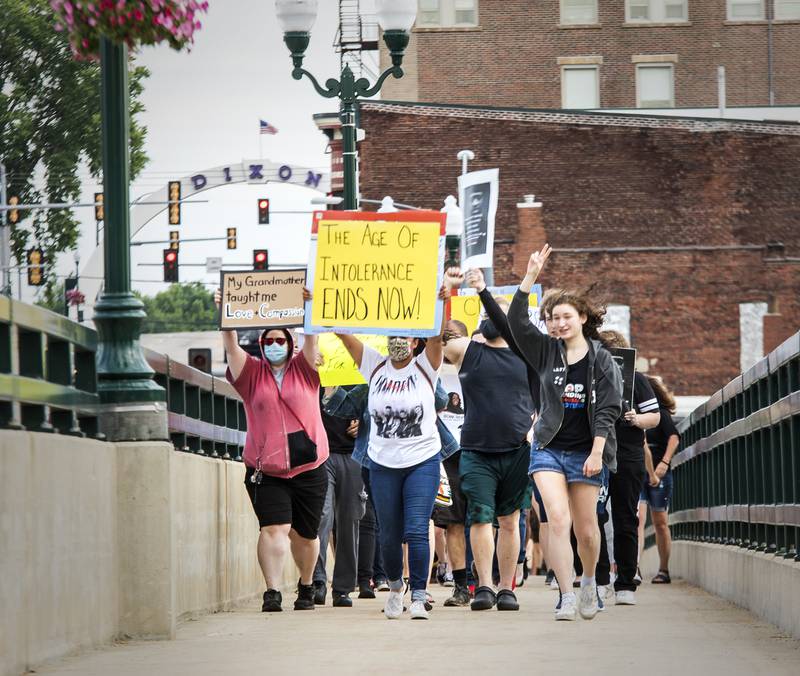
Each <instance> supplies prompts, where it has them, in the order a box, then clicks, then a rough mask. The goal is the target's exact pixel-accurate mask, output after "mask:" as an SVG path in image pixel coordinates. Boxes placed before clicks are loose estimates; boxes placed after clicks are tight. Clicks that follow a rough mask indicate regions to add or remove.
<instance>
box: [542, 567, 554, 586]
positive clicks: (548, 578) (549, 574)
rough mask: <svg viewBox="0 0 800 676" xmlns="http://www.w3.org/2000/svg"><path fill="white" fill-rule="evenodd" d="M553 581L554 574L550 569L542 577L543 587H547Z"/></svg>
mask: <svg viewBox="0 0 800 676" xmlns="http://www.w3.org/2000/svg"><path fill="white" fill-rule="evenodd" d="M555 579H556V574H555V572H554V571H553V570H552V569H550V570H548V571H547V575H545V577H544V586H545V587H549V586H550V583H551V582H552V581H553V580H555Z"/></svg>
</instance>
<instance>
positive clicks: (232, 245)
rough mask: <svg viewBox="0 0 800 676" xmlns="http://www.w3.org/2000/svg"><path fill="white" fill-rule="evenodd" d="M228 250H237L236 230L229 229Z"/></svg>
mask: <svg viewBox="0 0 800 676" xmlns="http://www.w3.org/2000/svg"><path fill="white" fill-rule="evenodd" d="M228 248H229V249H235V248H236V228H228Z"/></svg>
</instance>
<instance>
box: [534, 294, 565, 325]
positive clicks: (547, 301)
mask: <svg viewBox="0 0 800 676" xmlns="http://www.w3.org/2000/svg"><path fill="white" fill-rule="evenodd" d="M562 293H564V289H548V290H547V291H545V292H544V296H542V304H541V306H540V307H539V319H541V320H542V321H543V322H544V321H547V316H548V315H552V314H553V298H555V297H557V296H559V295H560V294H562Z"/></svg>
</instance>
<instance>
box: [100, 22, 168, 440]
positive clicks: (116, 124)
mask: <svg viewBox="0 0 800 676" xmlns="http://www.w3.org/2000/svg"><path fill="white" fill-rule="evenodd" d="M100 73H101V90H100V92H101V93H100V100H101V115H102V140H103V192H104V210H105V217H106V220H105V223H106V227H105V238H104V243H103V244H104V251H103V252H104V262H105V263H104V288H103V293H102V294H101V295H100V299H99V300H98V302H97V304H96V305H95V306H94V317H93V320H94V323H95V325H96V326H97V333H98V345H97V376H98V383H97V391H98V394H99V395H100V401H101V403H103V404H106V405H107V408H108V411H106V412H104V415H102V416H101V417H100V420H101V425H102V426H103V428H104V429H102V432H103V433H104V434H105V435H106V437H107V438H108V439H109V440H110V441H118V440H126V439H166V438H167V425H166V406H165V405H164V403H163V402H165V401H166V393H165V391H164V388H162V387H161V386H160V385H158V384H157V383H156V382H155V381H154V380H153V375H154V373H153V369H151V368H150V365H149V364H148V363H147V360H146V359H145V357H144V354H143V353H142V349H141V346H140V344H139V335H140V333H141V326H142V319H143V318H144V316H145V313H144V306H143V305H142V302H141V301H140V300H139V299H138V298H136V296H134V295H133V293H132V292H131V259H130V197H129V183H130V166H129V164H130V162H129V150H128V146H129V140H130V127H129V112H128V111H129V101H130V98H129V87H128V48H127V47H126V45H125V44H123V43H116V42H112V41H111V40H109V39H108V38H106V37H103V38H101V43H100ZM143 404H152V405H151V406H143Z"/></svg>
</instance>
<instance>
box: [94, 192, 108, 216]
mask: <svg viewBox="0 0 800 676" xmlns="http://www.w3.org/2000/svg"><path fill="white" fill-rule="evenodd" d="M94 220H96V221H97V222H98V223H100V222H102V221H103V220H105V209H103V193H101V192H96V193H95V194H94Z"/></svg>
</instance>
